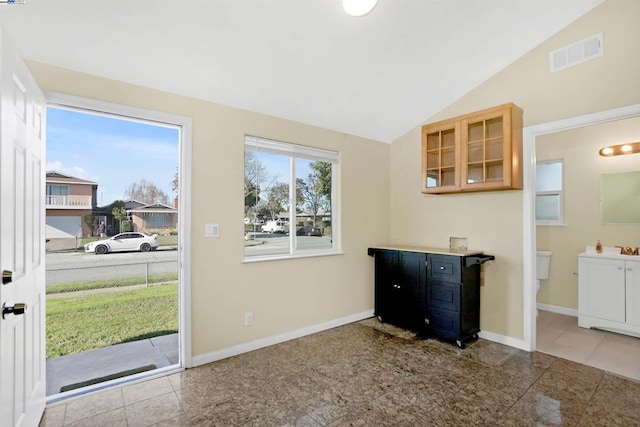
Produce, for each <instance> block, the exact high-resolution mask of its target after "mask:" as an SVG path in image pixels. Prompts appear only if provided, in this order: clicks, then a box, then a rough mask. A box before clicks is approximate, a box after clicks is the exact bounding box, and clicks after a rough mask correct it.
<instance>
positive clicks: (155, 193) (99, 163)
mask: <svg viewBox="0 0 640 427" xmlns="http://www.w3.org/2000/svg"><path fill="white" fill-rule="evenodd" d="M61 97H62V98H63V99H64V96H61ZM75 101H77V100H75ZM80 103H81V104H82V102H80ZM73 104H74V103H71V104H66V103H65V102H56V103H51V99H50V104H49V107H48V109H47V166H46V191H45V194H46V196H45V208H46V353H47V362H46V363H47V366H46V369H47V397H48V400H49V401H55V400H58V399H61V398H65V397H67V396H73V395H75V394H80V393H84V392H87V391H90V390H91V389H94V388H103V387H104V386H107V385H111V384H118V383H121V382H123V381H129V380H131V379H134V378H139V377H145V376H149V375H153V374H157V373H161V372H163V371H170V370H174V369H177V368H180V367H181V366H183V365H184V363H183V360H182V358H183V353H182V352H181V343H182V341H183V340H182V339H181V337H180V333H181V331H180V326H181V323H182V322H181V319H182V318H183V317H181V313H180V295H181V294H182V293H181V291H180V286H181V280H180V278H181V276H182V272H181V271H180V268H179V265H181V264H180V263H179V260H180V255H181V254H180V250H179V248H180V242H181V237H182V236H180V230H181V227H180V223H181V218H182V213H181V212H182V209H181V208H180V204H181V203H180V193H181V191H180V190H181V183H182V179H181V175H180V160H181V143H183V136H184V135H183V129H182V127H181V126H179V125H176V124H168V123H162V122H159V121H157V120H155V119H154V120H153V121H150V120H149V119H147V120H145V119H146V117H140V116H135V117H131V116H126V115H124V114H122V112H120V111H109V108H105V109H101V110H97V109H95V108H90V109H83V108H81V107H78V105H73ZM111 107H113V106H111ZM98 111H99V112H98Z"/></svg>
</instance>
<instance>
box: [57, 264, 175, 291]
mask: <svg viewBox="0 0 640 427" xmlns="http://www.w3.org/2000/svg"><path fill="white" fill-rule="evenodd" d="M177 280H178V263H177V261H176V260H168V261H167V260H152V261H146V262H124V263H118V264H109V265H90V266H73V267H69V266H65V265H57V266H53V267H47V270H46V284H47V294H48V295H51V294H60V293H67V292H78V291H88V290H98V289H104V290H107V289H113V288H121V287H127V286H150V285H153V284H160V283H175V282H177Z"/></svg>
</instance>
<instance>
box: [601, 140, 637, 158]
mask: <svg viewBox="0 0 640 427" xmlns="http://www.w3.org/2000/svg"><path fill="white" fill-rule="evenodd" d="M598 153H599V154H600V155H601V156H604V157H612V156H619V155H621V154H633V153H640V142H630V143H628V144H620V145H610V146H608V147H604V148H601V149H600V151H598Z"/></svg>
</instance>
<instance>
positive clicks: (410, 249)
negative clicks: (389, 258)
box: [369, 245, 484, 256]
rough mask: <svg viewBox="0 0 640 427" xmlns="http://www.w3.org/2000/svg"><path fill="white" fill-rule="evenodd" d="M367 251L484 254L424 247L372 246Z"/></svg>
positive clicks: (458, 254) (459, 254) (470, 250)
mask: <svg viewBox="0 0 640 427" xmlns="http://www.w3.org/2000/svg"><path fill="white" fill-rule="evenodd" d="M369 249H389V250H392V251H406V252H420V253H429V254H438V255H456V256H470V255H483V254H484V252H482V251H476V250H472V249H467V250H458V249H449V248H432V247H426V246H407V245H381V246H372V247H371V248H369Z"/></svg>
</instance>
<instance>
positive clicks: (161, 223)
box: [125, 200, 178, 232]
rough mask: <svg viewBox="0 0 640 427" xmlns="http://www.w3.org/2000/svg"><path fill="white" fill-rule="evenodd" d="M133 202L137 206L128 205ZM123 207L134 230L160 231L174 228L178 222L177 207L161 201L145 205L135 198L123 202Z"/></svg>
mask: <svg viewBox="0 0 640 427" xmlns="http://www.w3.org/2000/svg"><path fill="white" fill-rule="evenodd" d="M133 204H138V206H135V207H133V206H132V207H130V206H131V205H133ZM125 209H126V210H127V213H128V214H129V217H130V218H131V221H132V222H133V230H134V231H142V232H146V231H156V232H157V231H160V230H167V229H175V228H176V226H177V224H178V209H176V208H173V207H171V206H168V205H164V204H162V203H155V204H153V205H145V204H143V203H140V202H136V201H135V200H129V201H127V202H125Z"/></svg>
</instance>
